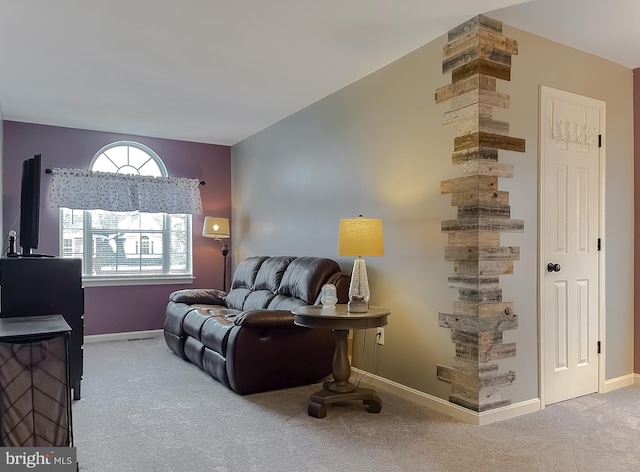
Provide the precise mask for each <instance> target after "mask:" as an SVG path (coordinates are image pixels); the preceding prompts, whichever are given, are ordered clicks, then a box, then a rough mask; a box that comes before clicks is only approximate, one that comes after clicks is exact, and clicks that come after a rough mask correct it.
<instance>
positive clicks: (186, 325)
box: [182, 309, 210, 341]
mask: <svg viewBox="0 0 640 472" xmlns="http://www.w3.org/2000/svg"><path fill="white" fill-rule="evenodd" d="M209 316H210V315H209V313H208V312H207V310H202V309H195V310H191V311H190V312H189V313H187V316H185V317H184V321H183V322H182V329H183V330H184V332H185V333H186V334H188V335H189V336H193V337H194V338H195V339H197V340H198V341H200V331H201V330H202V325H203V324H204V322H205V321H206V320H207V318H209Z"/></svg>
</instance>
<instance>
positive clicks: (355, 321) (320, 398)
mask: <svg viewBox="0 0 640 472" xmlns="http://www.w3.org/2000/svg"><path fill="white" fill-rule="evenodd" d="M291 312H292V313H293V314H294V315H295V319H294V323H295V324H296V325H298V326H304V327H306V328H321V329H331V330H333V332H334V335H335V337H336V350H335V352H334V355H333V366H332V374H333V380H332V381H328V382H324V383H323V388H322V390H320V391H319V392H316V393H314V394H313V395H311V399H310V401H309V408H308V413H309V415H310V416H314V417H316V418H324V417H325V416H327V405H330V404H332V403H336V402H344V401H350V400H362V403H364V404H365V405H366V406H367V411H369V412H370V413H380V410H381V409H382V400H381V399H380V397H378V395H377V394H376V391H375V390H374V389H371V388H360V387H357V386H356V385H355V384H354V383H353V382H350V381H349V377H350V375H351V364H350V362H349V357H348V344H347V342H348V336H349V330H351V329H369V328H377V327H379V326H385V325H386V324H387V316H389V315H390V314H391V312H390V311H389V310H388V309H386V308H381V307H376V306H370V307H369V309H368V311H366V312H364V313H350V312H349V311H347V305H336V307H335V308H322V306H319V305H313V306H301V307H298V308H294V309H293V310H291Z"/></svg>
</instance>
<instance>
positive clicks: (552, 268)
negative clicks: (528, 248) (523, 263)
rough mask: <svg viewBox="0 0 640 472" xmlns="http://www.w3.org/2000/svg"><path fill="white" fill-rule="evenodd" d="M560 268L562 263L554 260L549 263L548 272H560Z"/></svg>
mask: <svg viewBox="0 0 640 472" xmlns="http://www.w3.org/2000/svg"><path fill="white" fill-rule="evenodd" d="M560 269H561V267H560V264H554V263H553V262H549V263H548V264H547V272H560Z"/></svg>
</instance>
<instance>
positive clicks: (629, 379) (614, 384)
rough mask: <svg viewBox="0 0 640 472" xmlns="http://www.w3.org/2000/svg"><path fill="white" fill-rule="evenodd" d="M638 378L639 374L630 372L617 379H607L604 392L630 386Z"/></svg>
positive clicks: (639, 377)
mask: <svg viewBox="0 0 640 472" xmlns="http://www.w3.org/2000/svg"><path fill="white" fill-rule="evenodd" d="M638 379H640V376H639V375H638V374H628V375H623V376H622V377H617V378H615V379H610V380H605V381H604V391H603V392H602V393H607V392H611V391H613V390H617V389H619V388H622V387H628V386H629V385H633V384H634V381H635V382H638Z"/></svg>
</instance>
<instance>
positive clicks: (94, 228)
mask: <svg viewBox="0 0 640 472" xmlns="http://www.w3.org/2000/svg"><path fill="white" fill-rule="evenodd" d="M90 169H91V170H92V171H100V172H114V173H121V174H139V175H150V176H156V177H167V170H166V168H165V166H164V163H163V162H162V160H161V159H160V157H158V155H157V154H155V153H154V152H153V151H152V150H151V149H149V148H148V147H146V146H143V145H142V144H139V143H134V142H124V141H120V142H116V143H113V144H110V145H108V146H105V147H104V148H102V149H100V151H98V152H97V153H96V155H95V156H94V158H93V160H92V161H91V166H90ZM60 254H61V255H62V257H76V258H81V259H82V261H83V262H82V272H83V281H84V282H85V285H88V286H90V285H103V284H104V285H106V284H109V285H117V284H119V283H124V284H126V283H138V284H142V283H177V282H184V281H187V280H189V281H190V280H191V279H192V269H191V215H170V214H166V213H143V212H111V211H103V210H70V209H67V208H61V209H60Z"/></svg>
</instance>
